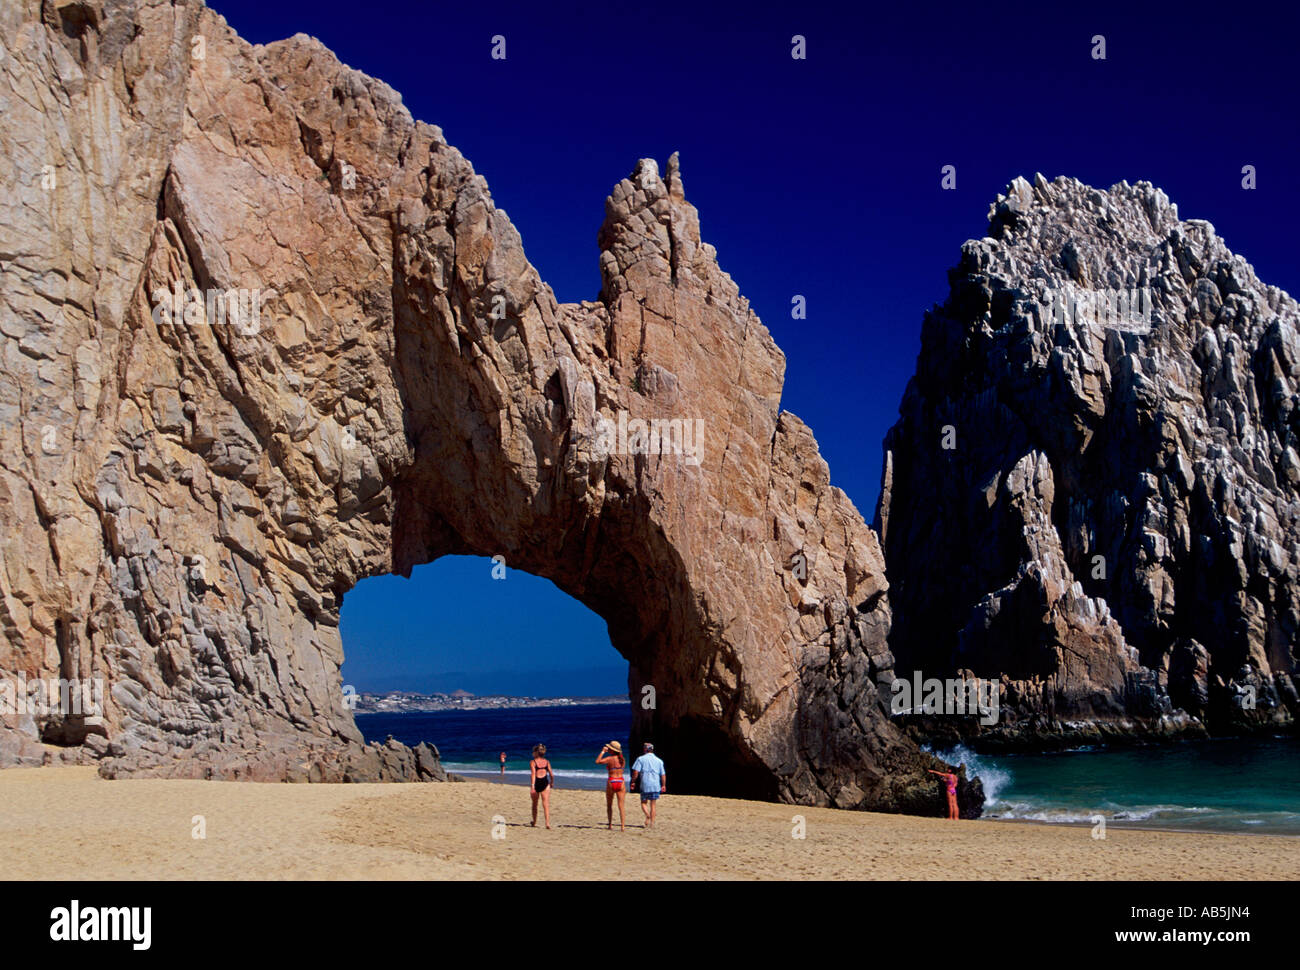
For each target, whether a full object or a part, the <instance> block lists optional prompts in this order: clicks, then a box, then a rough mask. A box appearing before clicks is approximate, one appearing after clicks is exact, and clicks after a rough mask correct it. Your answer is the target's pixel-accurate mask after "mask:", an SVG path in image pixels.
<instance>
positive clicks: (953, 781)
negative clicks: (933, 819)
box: [925, 768, 961, 819]
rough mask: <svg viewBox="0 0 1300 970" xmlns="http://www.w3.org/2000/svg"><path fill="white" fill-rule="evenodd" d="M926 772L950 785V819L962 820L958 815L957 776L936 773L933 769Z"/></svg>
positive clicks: (942, 772)
mask: <svg viewBox="0 0 1300 970" xmlns="http://www.w3.org/2000/svg"><path fill="white" fill-rule="evenodd" d="M925 770H926V771H928V772H930V774H932V775H938V776H939V777H940V778H942V779H943V780H944V781H946V782H947V783H948V817H949V818H952V819H956V818H960V817H961V816H959V815H958V814H957V776H956V775H953V774H949V773H948V772H946V771H935V770H934V769H933V768H926V769H925Z"/></svg>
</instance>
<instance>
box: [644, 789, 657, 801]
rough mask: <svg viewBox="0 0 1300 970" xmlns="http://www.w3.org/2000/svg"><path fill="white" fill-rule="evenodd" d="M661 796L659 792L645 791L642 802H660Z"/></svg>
mask: <svg viewBox="0 0 1300 970" xmlns="http://www.w3.org/2000/svg"><path fill="white" fill-rule="evenodd" d="M659 795H660V793H659V792H657V791H643V792H642V793H641V801H643V802H655V801H658V800H659Z"/></svg>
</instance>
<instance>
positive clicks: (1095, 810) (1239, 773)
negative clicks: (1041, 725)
mask: <svg viewBox="0 0 1300 970" xmlns="http://www.w3.org/2000/svg"><path fill="white" fill-rule="evenodd" d="M935 753H936V754H938V755H939V756H940V757H942V758H944V759H945V760H946V761H949V762H950V763H953V764H956V763H958V762H965V763H966V765H967V771H968V773H973V774H975V775H976V776H978V777H979V779H980V780H981V782H983V785H984V794H985V799H986V800H985V803H984V817H985V818H1001V819H1018V820H1030V821H1040V822H1057V823H1063V824H1076V825H1078V824H1083V825H1092V824H1093V819H1094V816H1097V815H1101V816H1104V817H1105V819H1106V824H1107V825H1114V826H1118V827H1121V828H1123V827H1128V828H1168V829H1182V830H1187V831H1207V832H1258V833H1269V834H1273V835H1300V738H1295V737H1277V738H1255V739H1237V738H1231V739H1227V738H1225V739H1222V740H1215V741H1187V742H1181V743H1177V744H1172V745H1163V746H1149V747H1145V746H1144V747H1139V748H1117V749H1103V750H1093V749H1087V748H1084V749H1079V750H1075V751H1062V752H1055V753H1052V754H1014V755H998V756H996V757H992V756H988V755H979V754H973V753H972V752H970V751H969V750H967V749H965V748H961V747H959V748H956V749H953V750H949V751H936V752H935ZM1297 851H1300V849H1298V850H1297Z"/></svg>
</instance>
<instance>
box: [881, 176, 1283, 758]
mask: <svg viewBox="0 0 1300 970" xmlns="http://www.w3.org/2000/svg"><path fill="white" fill-rule="evenodd" d="M989 218H990V230H989V237H988V238H985V239H982V240H979V241H973V242H968V243H967V244H966V245H965V246H964V247H963V249H962V256H961V261H960V263H959V264H958V266H957V267H956V268H955V269H953V270H952V271H951V272H950V274H949V280H950V284H951V292H950V294H949V296H948V299H947V302H945V303H944V304H943V306H940V307H936V308H935V309H934V310H932V311H931V312H930V313H928V314H927V315H926V317H925V321H924V326H923V330H922V338H921V352H920V355H919V357H918V359H917V373H916V376H915V377H914V378H913V379H912V380H911V382H910V383H909V384H908V387H907V391H906V394H905V396H904V400H903V403H902V406H901V408H900V419H899V422H898V424H897V425H896V426H895V427H894V428H893V429H892V430H891V431H890V433H889V435H888V437H887V439H886V442H885V450H886V456H885V469H884V475H883V486H882V495H881V499H880V505H879V507H878V511H877V521H876V526H877V529H878V530H879V532H880V534H881V537H882V542H883V544H884V547H885V554H886V559H887V563H888V576H889V582H890V593H889V596H890V601H891V604H892V606H893V610H894V629H893V632H892V634H891V645H892V647H893V650H894V653H895V655H896V657H897V659H898V662H897V669H898V671H899V672H900V674H902V673H904V672H906V673H907V675H908V676H910V675H911V671H913V670H918V669H919V670H922V671H924V672H925V673H926V675H927V676H930V675H934V676H945V675H951V674H952V673H953V672H955V671H959V670H967V671H971V672H973V673H974V674H975V675H977V676H980V677H984V678H994V679H1000V680H1001V682H1002V685H1003V686H1002V690H1003V697H1002V711H1001V718H1000V720H999V723H997V724H996V725H992V726H990V727H988V728H986V729H984V735H983V737H984V740H985V741H987V742H989V743H997V742H1002V743H1023V744H1029V745H1035V746H1036V745H1041V744H1043V743H1044V742H1050V741H1052V740H1053V739H1055V740H1056V741H1058V742H1077V741H1079V740H1084V739H1097V738H1106V737H1115V736H1152V735H1154V736H1162V735H1170V734H1192V735H1194V734H1199V733H1203V732H1204V731H1205V730H1206V729H1207V727H1208V729H1209V730H1211V731H1238V730H1252V729H1266V730H1275V729H1278V728H1281V727H1287V726H1293V725H1294V718H1295V715H1296V713H1297V711H1298V710H1300V704H1298V702H1297V692H1296V686H1297V681H1296V675H1297V662H1298V661H1297V658H1298V656H1300V586H1298V585H1297V573H1298V571H1300V457H1297V454H1298V453H1300V396H1298V395H1297V382H1298V381H1300V341H1298V338H1297V323H1298V322H1300V315H1298V313H1297V307H1296V303H1295V301H1294V300H1292V299H1291V298H1290V297H1289V296H1287V294H1285V293H1283V292H1281V291H1280V290H1278V289H1277V288H1276V287H1273V286H1265V285H1264V284H1262V283H1261V282H1260V281H1259V280H1258V279H1257V278H1256V276H1255V274H1254V272H1253V270H1252V269H1251V267H1250V266H1249V265H1248V264H1247V263H1246V262H1245V260H1243V259H1242V258H1241V257H1239V256H1234V255H1233V254H1232V253H1231V252H1229V251H1228V249H1227V248H1226V247H1225V246H1224V244H1223V242H1222V241H1221V240H1220V239H1219V238H1218V237H1217V236H1216V235H1215V232H1214V228H1213V227H1212V226H1211V225H1210V224H1209V223H1207V222H1203V221H1200V220H1188V221H1185V222H1180V221H1179V219H1178V213H1177V209H1176V208H1175V207H1174V206H1173V205H1171V204H1170V203H1169V202H1168V200H1167V199H1166V198H1165V196H1164V194H1163V193H1162V192H1160V191H1159V190H1158V189H1155V188H1153V187H1152V186H1150V185H1149V184H1146V183H1138V184H1137V185H1134V186H1130V185H1128V184H1127V183H1121V184H1119V185H1116V186H1113V187H1112V188H1111V189H1110V190H1109V191H1106V192H1102V191H1098V190H1096V189H1092V188H1089V187H1087V186H1085V185H1082V184H1080V183H1079V182H1077V181H1074V180H1071V179H1064V178H1060V179H1057V180H1056V181H1054V182H1051V183H1048V182H1047V181H1046V180H1045V179H1043V177H1042V176H1041V175H1040V176H1037V177H1036V178H1035V179H1034V182H1033V184H1032V185H1031V184H1030V183H1028V182H1026V181H1025V180H1023V179H1016V180H1015V181H1014V182H1012V183H1011V185H1010V187H1009V188H1008V190H1007V192H1006V194H1005V195H1002V196H999V198H998V201H997V202H996V203H995V204H994V206H993V207H992V208H991V209H990V212H989ZM1148 301H1149V302H1148ZM1148 309H1149V312H1148ZM964 726H965V727H969V726H970V722H967V723H966V724H965V725H964ZM952 728H953V724H952V722H946V723H942V722H937V721H934V722H933V723H930V724H928V725H927V726H926V730H927V731H928V732H929V733H930V734H931V735H932V736H935V737H938V736H946V735H951V734H952Z"/></svg>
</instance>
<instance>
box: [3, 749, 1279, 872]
mask: <svg viewBox="0 0 1300 970" xmlns="http://www.w3.org/2000/svg"><path fill="white" fill-rule="evenodd" d="M660 805H661V810H662V815H661V817H660V821H659V825H658V827H656V828H655V829H654V830H646V829H644V828H643V827H642V824H641V812H640V808H639V804H638V802H637V801H636V800H635V799H633V798H629V799H628V806H627V807H628V810H629V811H628V821H629V826H628V829H627V831H626V832H622V833H620V832H619V831H617V827H616V828H615V831H613V832H609V831H606V830H605V827H604V801H603V795H601V793H599V792H590V791H576V790H564V789H561V790H559V791H558V792H557V793H556V795H555V797H554V801H553V805H552V813H553V817H552V822H553V824H554V826H555V828H554V829H552V830H551V831H546V830H545V829H543V828H541V827H540V825H539V827H538V828H536V829H534V828H531V827H530V826H529V825H528V821H529V818H528V793H527V792H526V791H524V790H523V789H521V788H518V787H514V786H506V785H491V784H486V783H481V782H467V783H463V784H432V785H275V784H242V783H232V782H207V781H163V780H149V779H141V780H127V781H105V780H103V779H100V778H99V777H98V776H97V775H96V774H95V770H94V769H93V768H81V767H72V768H69V767H59V768H14V769H9V770H6V771H0V858H3V859H4V860H5V861H4V870H5V877H6V878H9V879H77V880H86V879H655V878H658V879H954V878H955V879H1171V880H1177V879H1252V880H1259V879H1297V878H1300V840H1297V839H1291V838H1283V837H1272V836H1250V835H1218V834H1216V835H1207V834H1192V833H1181V832H1151V831H1133V830H1128V831H1120V830H1116V829H1114V828H1111V829H1110V830H1109V831H1108V832H1107V838H1106V839H1105V840H1104V841H1103V840H1097V839H1093V838H1092V837H1091V835H1090V829H1088V828H1086V827H1081V828H1067V827H1058V826H1048V825H1032V824H1016V823H1004V822H983V821H977V822H957V823H952V822H947V821H944V820H940V819H922V818H908V817H901V816H896V815H877V814H870V813H862V812H840V811H834V810H831V809H817V808H796V807H794V806H788V805H773V804H768V803H762V802H747V801H739V800H733V799H718V798H703V797H692V796H678V795H670V796H668V797H666V798H664V799H663V800H662V801H661V803H660ZM796 815H802V816H803V817H804V819H805V825H806V833H805V834H806V837H805V838H803V839H798V838H794V837H793V835H792V831H793V830H794V828H795V823H794V821H793V817H794V816H796ZM195 816H202V817H203V819H202V825H203V826H204V829H205V835H206V838H202V839H198V838H194V832H195V828H196V826H197V825H198V824H199V822H198V821H197V820H196V819H195ZM494 816H499V817H501V818H503V819H504V824H503V825H501V824H497V825H494V823H493V817H494ZM616 820H617V814H616ZM494 831H495V834H496V835H498V836H504V837H499V838H494V837H493V835H494Z"/></svg>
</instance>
